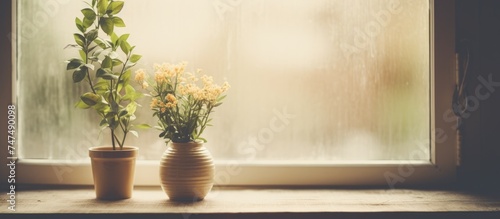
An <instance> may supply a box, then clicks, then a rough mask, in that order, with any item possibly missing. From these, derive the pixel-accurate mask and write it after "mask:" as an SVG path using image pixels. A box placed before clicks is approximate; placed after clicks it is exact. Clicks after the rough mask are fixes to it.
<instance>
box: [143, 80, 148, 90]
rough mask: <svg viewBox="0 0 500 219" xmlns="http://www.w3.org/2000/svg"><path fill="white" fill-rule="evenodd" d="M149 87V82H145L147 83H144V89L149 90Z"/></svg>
mask: <svg viewBox="0 0 500 219" xmlns="http://www.w3.org/2000/svg"><path fill="white" fill-rule="evenodd" d="M148 87H149V84H148V82H145V81H144V82H142V89H146V88H148Z"/></svg>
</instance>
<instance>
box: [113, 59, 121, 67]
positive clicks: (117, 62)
mask: <svg viewBox="0 0 500 219" xmlns="http://www.w3.org/2000/svg"><path fill="white" fill-rule="evenodd" d="M122 64H123V62H122V60H120V59H113V66H118V65H122Z"/></svg>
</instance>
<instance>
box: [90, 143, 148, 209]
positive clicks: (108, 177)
mask: <svg viewBox="0 0 500 219" xmlns="http://www.w3.org/2000/svg"><path fill="white" fill-rule="evenodd" d="M138 151H139V149H138V148H137V147H129V146H124V147H123V150H120V148H119V147H117V149H116V150H113V147H108V146H105V147H93V148H89V156H90V160H91V163H92V174H93V176H94V188H95V193H96V197H97V199H127V198H130V197H132V190H133V189H134V172H135V158H136V157H137V153H138Z"/></svg>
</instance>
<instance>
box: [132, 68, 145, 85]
mask: <svg viewBox="0 0 500 219" xmlns="http://www.w3.org/2000/svg"><path fill="white" fill-rule="evenodd" d="M145 75H146V74H145V72H144V70H142V69H139V70H137V71H136V72H135V78H134V80H135V81H137V82H138V83H142V82H143V81H144V78H145Z"/></svg>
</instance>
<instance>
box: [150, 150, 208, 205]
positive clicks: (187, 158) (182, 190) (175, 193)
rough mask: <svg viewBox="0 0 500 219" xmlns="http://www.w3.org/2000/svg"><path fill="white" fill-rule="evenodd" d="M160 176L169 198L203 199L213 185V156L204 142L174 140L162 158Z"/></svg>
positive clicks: (178, 199) (179, 199)
mask: <svg viewBox="0 0 500 219" xmlns="http://www.w3.org/2000/svg"><path fill="white" fill-rule="evenodd" d="M160 179H161V188H162V189H163V191H164V192H165V193H166V194H167V195H168V197H169V198H170V200H173V201H200V200H203V198H205V196H206V195H207V194H208V192H209V191H210V190H211V189H212V186H213V184H214V183H213V181H214V180H213V179H214V162H213V160H212V155H211V154H210V152H209V151H208V150H207V149H206V148H205V147H204V146H203V143H201V142H189V143H173V142H171V143H169V147H168V149H167V150H166V151H165V153H163V156H162V158H161V161H160Z"/></svg>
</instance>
